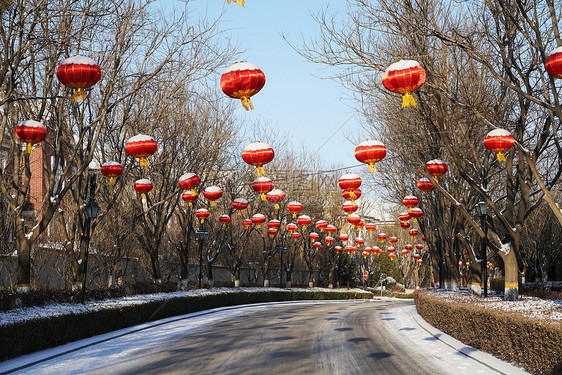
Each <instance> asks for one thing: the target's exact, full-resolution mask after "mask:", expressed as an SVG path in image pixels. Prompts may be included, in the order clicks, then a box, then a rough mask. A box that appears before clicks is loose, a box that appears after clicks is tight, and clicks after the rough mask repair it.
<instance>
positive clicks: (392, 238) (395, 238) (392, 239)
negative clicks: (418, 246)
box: [388, 237, 398, 243]
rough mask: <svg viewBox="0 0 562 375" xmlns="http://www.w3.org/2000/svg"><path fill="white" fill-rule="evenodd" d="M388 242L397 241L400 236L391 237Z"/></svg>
mask: <svg viewBox="0 0 562 375" xmlns="http://www.w3.org/2000/svg"><path fill="white" fill-rule="evenodd" d="M388 242H390V243H396V242H398V237H390V238H389V239H388Z"/></svg>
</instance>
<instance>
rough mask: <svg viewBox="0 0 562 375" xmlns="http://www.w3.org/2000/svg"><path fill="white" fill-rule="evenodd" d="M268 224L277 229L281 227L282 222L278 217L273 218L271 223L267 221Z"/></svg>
mask: <svg viewBox="0 0 562 375" xmlns="http://www.w3.org/2000/svg"><path fill="white" fill-rule="evenodd" d="M267 226H268V227H270V228H275V229H277V228H279V227H281V222H280V221H279V220H277V219H272V220H269V223H267Z"/></svg>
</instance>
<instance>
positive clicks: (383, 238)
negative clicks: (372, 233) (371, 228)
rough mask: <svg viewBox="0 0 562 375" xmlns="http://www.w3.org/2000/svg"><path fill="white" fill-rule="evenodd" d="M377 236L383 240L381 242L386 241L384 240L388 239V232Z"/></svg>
mask: <svg viewBox="0 0 562 375" xmlns="http://www.w3.org/2000/svg"><path fill="white" fill-rule="evenodd" d="M377 237H378V238H379V240H381V243H384V240H386V238H387V235H386V233H379V235H378V236H377Z"/></svg>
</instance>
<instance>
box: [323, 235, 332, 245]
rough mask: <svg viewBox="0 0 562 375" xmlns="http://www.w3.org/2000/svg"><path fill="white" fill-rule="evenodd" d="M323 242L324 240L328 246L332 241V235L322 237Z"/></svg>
mask: <svg viewBox="0 0 562 375" xmlns="http://www.w3.org/2000/svg"><path fill="white" fill-rule="evenodd" d="M324 242H326V243H327V244H328V246H330V244H331V243H332V242H334V237H332V236H326V237H324Z"/></svg>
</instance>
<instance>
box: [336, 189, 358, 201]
mask: <svg viewBox="0 0 562 375" xmlns="http://www.w3.org/2000/svg"><path fill="white" fill-rule="evenodd" d="M352 195H353V196H354V197H355V198H353V199H351V196H352ZM341 196H342V197H343V199H345V200H348V201H351V200H357V199H359V197H360V196H361V189H353V191H348V190H344V191H342V192H341Z"/></svg>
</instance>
